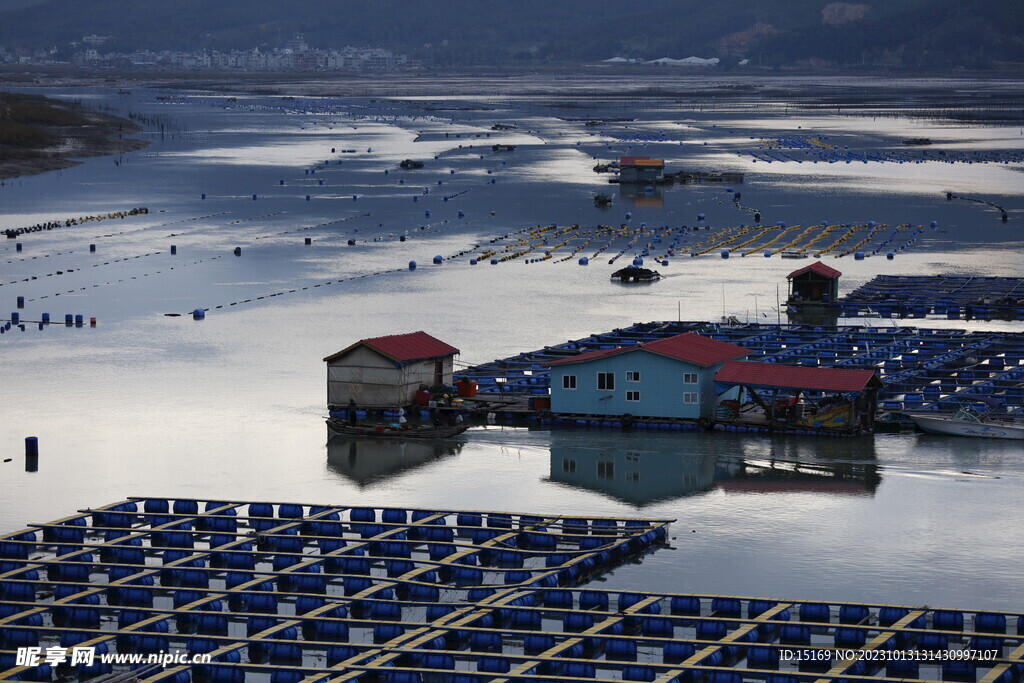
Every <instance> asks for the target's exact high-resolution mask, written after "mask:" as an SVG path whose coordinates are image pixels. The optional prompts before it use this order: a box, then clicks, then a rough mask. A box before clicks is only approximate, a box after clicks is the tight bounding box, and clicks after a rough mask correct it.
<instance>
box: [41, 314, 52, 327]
mask: <svg viewBox="0 0 1024 683" xmlns="http://www.w3.org/2000/svg"><path fill="white" fill-rule="evenodd" d="M41 324H43V325H49V324H50V314H49V313H43V322H42V323H41Z"/></svg>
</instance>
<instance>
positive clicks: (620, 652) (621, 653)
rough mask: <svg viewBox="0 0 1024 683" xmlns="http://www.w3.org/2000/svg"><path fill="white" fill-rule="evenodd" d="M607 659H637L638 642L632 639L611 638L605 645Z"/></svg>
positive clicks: (633, 660)
mask: <svg viewBox="0 0 1024 683" xmlns="http://www.w3.org/2000/svg"><path fill="white" fill-rule="evenodd" d="M604 655H605V659H608V660H611V661H627V662H635V661H636V643H635V642H634V641H632V640H609V641H608V643H607V644H606V645H605V647H604Z"/></svg>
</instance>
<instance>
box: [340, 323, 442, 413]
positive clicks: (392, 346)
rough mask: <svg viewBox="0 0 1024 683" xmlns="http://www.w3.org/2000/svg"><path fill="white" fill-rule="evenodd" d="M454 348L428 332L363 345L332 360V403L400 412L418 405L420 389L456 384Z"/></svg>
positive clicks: (382, 338) (350, 349)
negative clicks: (416, 401) (417, 394)
mask: <svg viewBox="0 0 1024 683" xmlns="http://www.w3.org/2000/svg"><path fill="white" fill-rule="evenodd" d="M458 352H459V350H458V349H457V348H455V347H454V346H451V345H449V344H446V343H444V342H443V341H441V340H440V339H436V338H434V337H432V336H430V335H429V334H427V333H426V332H412V333H410V334H393V335H390V336H387V337H376V338H373V339H363V340H361V341H358V342H356V343H355V344H353V345H352V346H349V347H348V348H345V349H342V350H341V351H338V352H337V353H335V354H333V355H330V356H327V357H326V358H324V360H325V361H326V362H327V403H328V404H329V405H331V406H337V407H339V408H342V407H345V406H347V405H348V402H349V399H352V400H354V401H355V402H356V405H358V406H359V407H360V408H398V407H402V406H407V405H409V404H410V403H412V401H413V397H414V395H415V393H416V390H417V389H418V388H419V386H420V385H421V384H425V385H427V386H434V385H437V384H451V382H452V370H453V362H454V357H455V354H457V353H458Z"/></svg>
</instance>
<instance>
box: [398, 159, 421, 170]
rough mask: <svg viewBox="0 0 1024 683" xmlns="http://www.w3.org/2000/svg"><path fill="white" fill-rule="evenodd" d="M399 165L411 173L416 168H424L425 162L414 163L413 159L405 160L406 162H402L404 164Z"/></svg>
mask: <svg viewBox="0 0 1024 683" xmlns="http://www.w3.org/2000/svg"><path fill="white" fill-rule="evenodd" d="M398 165H399V166H401V167H402V168H403V169H405V170H406V171H409V170H411V169H414V168H423V162H422V161H414V160H412V159H405V160H403V161H402V163H400V164H398Z"/></svg>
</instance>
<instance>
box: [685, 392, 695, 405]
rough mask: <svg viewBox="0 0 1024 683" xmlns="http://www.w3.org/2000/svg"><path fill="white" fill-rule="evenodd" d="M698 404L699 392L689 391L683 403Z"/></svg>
mask: <svg viewBox="0 0 1024 683" xmlns="http://www.w3.org/2000/svg"><path fill="white" fill-rule="evenodd" d="M696 402H697V392H696V391H688V392H686V393H685V394H683V403H696Z"/></svg>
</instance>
